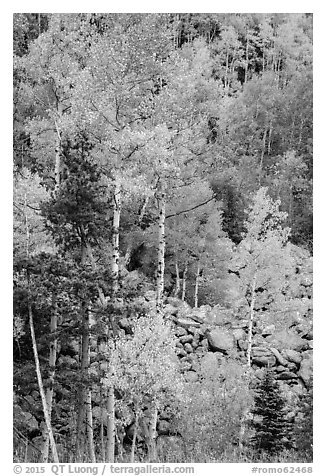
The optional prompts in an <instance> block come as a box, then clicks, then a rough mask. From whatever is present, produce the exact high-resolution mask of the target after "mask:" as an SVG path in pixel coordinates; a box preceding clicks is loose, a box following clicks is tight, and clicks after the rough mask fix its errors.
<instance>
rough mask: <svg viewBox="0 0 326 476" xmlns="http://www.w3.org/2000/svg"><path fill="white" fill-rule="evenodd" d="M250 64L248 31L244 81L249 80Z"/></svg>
mask: <svg viewBox="0 0 326 476" xmlns="http://www.w3.org/2000/svg"><path fill="white" fill-rule="evenodd" d="M248 66H249V35H248V32H247V41H246V62H245V77H244V82H245V84H246V82H247V81H248Z"/></svg>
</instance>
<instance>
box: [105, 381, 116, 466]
mask: <svg viewBox="0 0 326 476" xmlns="http://www.w3.org/2000/svg"><path fill="white" fill-rule="evenodd" d="M107 413H108V420H107V441H106V444H107V446H106V460H107V462H108V463H114V444H115V398H114V387H113V385H110V386H109V388H108V396H107Z"/></svg>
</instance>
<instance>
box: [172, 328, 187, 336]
mask: <svg viewBox="0 0 326 476" xmlns="http://www.w3.org/2000/svg"><path fill="white" fill-rule="evenodd" d="M174 333H175V335H176V336H177V337H181V336H186V335H187V334H188V332H187V329H185V328H184V327H176V328H175V330H174Z"/></svg>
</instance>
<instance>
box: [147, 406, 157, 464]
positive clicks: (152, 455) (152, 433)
mask: <svg viewBox="0 0 326 476" xmlns="http://www.w3.org/2000/svg"><path fill="white" fill-rule="evenodd" d="M157 417H158V410H157V406H156V404H155V402H154V403H153V409H152V415H151V419H150V422H149V428H148V443H147V447H148V462H149V463H156V462H157V452H156V438H157V432H156V426H157Z"/></svg>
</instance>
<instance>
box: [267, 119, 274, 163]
mask: <svg viewBox="0 0 326 476" xmlns="http://www.w3.org/2000/svg"><path fill="white" fill-rule="evenodd" d="M272 131H273V122H272V120H270V123H269V131H268V144H267V153H268V155H270V153H271V144H272Z"/></svg>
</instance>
